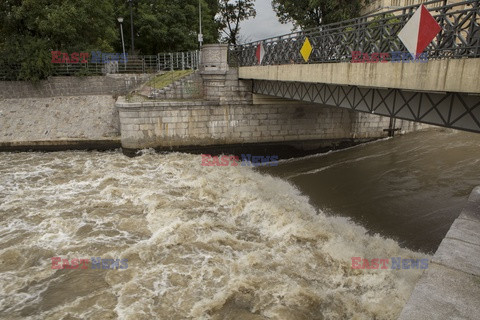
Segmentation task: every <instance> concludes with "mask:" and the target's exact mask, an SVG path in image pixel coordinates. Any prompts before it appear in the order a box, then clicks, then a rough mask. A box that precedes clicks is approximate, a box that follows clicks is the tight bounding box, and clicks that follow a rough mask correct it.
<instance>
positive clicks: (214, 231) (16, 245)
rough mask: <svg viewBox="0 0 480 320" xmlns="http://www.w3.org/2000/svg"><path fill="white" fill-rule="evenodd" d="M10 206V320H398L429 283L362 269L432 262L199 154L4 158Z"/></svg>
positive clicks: (0, 213) (6, 302) (0, 186)
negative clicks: (86, 262)
mask: <svg viewBox="0 0 480 320" xmlns="http://www.w3.org/2000/svg"><path fill="white" fill-rule="evenodd" d="M0 199H1V202H0V318H2V319H20V318H22V319H23V318H27V319H28V318H30V319H94V318H96V319H100V318H102V319H115V318H120V319H153V318H155V319H289V320H290V319H373V318H376V319H395V318H396V317H397V316H398V314H399V312H400V311H401V309H402V307H403V305H404V304H405V302H406V300H407V299H408V297H409V295H410V293H411V291H412V289H413V287H414V284H415V282H416V281H417V280H418V278H419V276H420V274H421V270H390V269H389V270H356V269H352V268H351V258H352V257H354V256H357V257H364V258H370V259H372V258H390V257H403V258H415V259H421V258H425V257H426V256H425V254H421V253H415V252H412V251H410V250H407V249H402V248H400V246H399V245H398V243H397V242H395V241H393V240H388V239H384V238H382V237H380V236H371V235H368V234H367V231H366V229H364V228H363V227H361V226H359V225H356V224H354V223H352V222H350V221H349V220H348V219H347V218H344V217H338V216H331V215H328V216H327V215H326V214H324V213H323V212H322V211H319V210H317V209H315V207H313V206H312V205H311V204H310V203H309V198H307V197H306V196H304V195H302V194H301V193H300V191H299V190H297V189H296V187H294V186H293V185H292V184H290V183H289V182H287V181H285V180H281V179H280V178H274V177H272V176H269V175H263V174H261V173H259V172H258V170H253V169H251V168H247V167H202V166H201V157H200V156H194V155H187V154H168V155H161V154H154V153H151V152H146V153H145V154H143V155H142V156H140V157H137V158H133V159H131V158H127V157H125V156H123V155H122V154H121V153H120V152H109V153H98V152H58V153H47V154H45V153H2V154H0ZM52 257H62V258H64V259H73V258H79V259H80V258H87V259H90V258H91V257H102V258H112V259H128V269H125V270H95V269H91V268H89V269H86V270H83V269H77V270H67V269H63V270H54V269H52V268H51V266H52V263H51V258H52ZM427 258H428V256H427Z"/></svg>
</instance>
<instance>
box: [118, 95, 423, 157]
mask: <svg viewBox="0 0 480 320" xmlns="http://www.w3.org/2000/svg"><path fill="white" fill-rule="evenodd" d="M117 108H118V109H119V114H120V128H121V137H122V138H121V139H122V146H123V147H124V148H127V149H142V148H150V147H153V148H165V147H180V146H194V145H195V146H201V145H203V146H207V145H224V144H245V143H271V142H292V141H305V140H346V139H347V140H351V139H372V138H380V137H386V136H387V133H386V132H384V131H383V129H387V128H388V126H389V122H390V119H389V118H385V117H381V116H377V115H371V114H362V113H357V112H354V111H351V110H348V109H342V108H336V107H325V106H321V105H316V104H295V105H271V104H269V105H252V104H239V103H234V102H231V103H229V104H221V103H219V102H209V101H203V102H202V101H197V102H156V103H154V102H148V103H130V104H127V103H125V102H124V101H123V100H122V99H121V98H119V101H117ZM402 126H405V128H407V130H410V129H421V128H420V127H418V128H414V127H412V126H411V125H410V124H409V123H408V121H405V122H403V121H397V127H402ZM402 129H403V128H402Z"/></svg>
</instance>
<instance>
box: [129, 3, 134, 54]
mask: <svg viewBox="0 0 480 320" xmlns="http://www.w3.org/2000/svg"><path fill="white" fill-rule="evenodd" d="M128 2H129V3H130V32H131V34H132V55H133V54H135V42H134V39H133V38H134V37H133V9H132V3H133V0H128Z"/></svg>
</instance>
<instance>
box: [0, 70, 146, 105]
mask: <svg viewBox="0 0 480 320" xmlns="http://www.w3.org/2000/svg"><path fill="white" fill-rule="evenodd" d="M150 77H151V75H147V74H141V75H131V74H128V75H122V74H116V75H107V76H93V77H51V78H49V79H47V80H42V81H39V82H38V83H32V82H27V81H0V99H15V98H46V97H61V96H84V95H112V96H118V95H124V94H127V93H128V92H129V91H130V90H132V89H134V88H136V87H138V86H139V85H140V84H141V83H143V82H144V81H146V80H148V79H149V78H150Z"/></svg>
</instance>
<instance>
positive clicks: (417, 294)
mask: <svg viewBox="0 0 480 320" xmlns="http://www.w3.org/2000/svg"><path fill="white" fill-rule="evenodd" d="M479 297H480V279H479V277H477V276H473V275H470V274H467V273H463V272H458V271H456V270H453V269H450V268H447V267H444V266H441V265H437V264H430V265H429V269H428V270H427V271H426V272H425V273H424V275H423V276H422V278H421V279H420V280H419V282H418V283H417V285H416V287H415V290H414V291H413V293H412V295H411V297H410V299H409V301H408V303H407V305H406V306H405V308H404V309H403V311H402V313H401V315H400V317H399V320H412V319H472V320H474V319H478V315H479V312H480V304H479Z"/></svg>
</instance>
